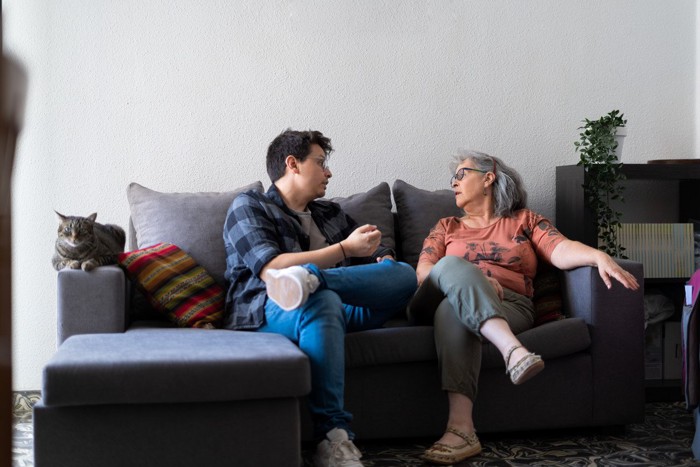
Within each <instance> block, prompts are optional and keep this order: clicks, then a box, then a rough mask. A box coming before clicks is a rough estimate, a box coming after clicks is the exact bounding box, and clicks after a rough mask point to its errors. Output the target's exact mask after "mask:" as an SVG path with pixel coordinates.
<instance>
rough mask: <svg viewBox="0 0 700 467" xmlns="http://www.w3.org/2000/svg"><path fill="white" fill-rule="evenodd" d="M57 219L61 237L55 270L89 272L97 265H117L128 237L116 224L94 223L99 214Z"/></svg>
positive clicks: (59, 217) (59, 236)
mask: <svg viewBox="0 0 700 467" xmlns="http://www.w3.org/2000/svg"><path fill="white" fill-rule="evenodd" d="M56 215H57V216H58V238H57V239H56V251H55V253H54V255H53V260H52V263H53V267H54V268H56V270H57V271H60V270H61V269H63V268H70V269H82V270H83V271H90V270H92V269H94V268H95V267H97V266H103V265H106V264H115V263H116V262H117V257H118V255H119V253H121V252H123V251H124V244H125V242H126V234H125V233H124V229H122V228H121V227H119V226H117V225H111V224H105V225H103V224H100V223H99V222H95V218H97V213H93V214H91V215H89V216H88V217H78V216H64V215H63V214H59V213H58V212H57V213H56Z"/></svg>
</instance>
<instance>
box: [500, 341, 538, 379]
mask: <svg viewBox="0 0 700 467" xmlns="http://www.w3.org/2000/svg"><path fill="white" fill-rule="evenodd" d="M520 347H522V345H515V346H513V347H511V348H510V349H508V354H507V355H506V374H507V375H510V380H511V381H512V382H513V384H522V383H524V382H525V381H527V380H529V379H530V378H532V377H533V376H535V375H536V374H537V373H539V372H540V371H542V370H544V362H543V361H542V357H540V356H539V355H535V354H534V353H532V352H528V354H527V355H525V356H524V357H523V358H521V359H520V360H518V362H517V363H516V364H515V365H513V366H512V367H510V368H508V363H510V356H511V355H512V354H513V351H515V349H519V348H520Z"/></svg>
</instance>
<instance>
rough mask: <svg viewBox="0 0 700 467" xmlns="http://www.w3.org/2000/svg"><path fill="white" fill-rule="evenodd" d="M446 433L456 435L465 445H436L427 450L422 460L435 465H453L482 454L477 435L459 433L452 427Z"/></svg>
mask: <svg viewBox="0 0 700 467" xmlns="http://www.w3.org/2000/svg"><path fill="white" fill-rule="evenodd" d="M445 432H449V433H454V434H455V435H457V436H459V437H460V438H462V439H463V440H464V443H463V444H458V445H457V446H448V445H447V444H443V443H434V444H433V445H432V446H430V447H429V448H428V449H426V450H425V452H424V453H423V455H422V456H421V459H423V460H425V461H428V462H431V463H433V464H441V465H451V464H456V463H458V462H462V461H463V460H464V459H467V458H469V457H472V456H476V455H477V454H479V453H480V452H481V443H480V442H479V438H477V437H476V433H472V434H470V435H468V434H466V433H463V432H461V431H459V430H458V429H456V428H452V427H451V426H448V427H447V430H445Z"/></svg>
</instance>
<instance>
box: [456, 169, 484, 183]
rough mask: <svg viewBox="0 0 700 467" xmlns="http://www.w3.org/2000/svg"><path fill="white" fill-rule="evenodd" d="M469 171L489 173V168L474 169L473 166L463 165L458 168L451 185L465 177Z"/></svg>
mask: <svg viewBox="0 0 700 467" xmlns="http://www.w3.org/2000/svg"><path fill="white" fill-rule="evenodd" d="M467 172H479V173H482V174H485V173H488V170H480V169H472V168H471V167H462V168H460V169H458V170H457V172H456V173H455V174H454V175H453V176H452V178H450V187H452V185H454V183H455V181H460V180H462V179H463V178H464V176H465V175H466V174H467Z"/></svg>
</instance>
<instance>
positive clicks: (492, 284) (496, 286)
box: [486, 276, 503, 301]
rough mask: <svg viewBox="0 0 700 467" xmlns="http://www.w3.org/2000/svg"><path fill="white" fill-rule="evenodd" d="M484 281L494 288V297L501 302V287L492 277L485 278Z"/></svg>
mask: <svg viewBox="0 0 700 467" xmlns="http://www.w3.org/2000/svg"><path fill="white" fill-rule="evenodd" d="M486 280H487V281H489V283H490V284H491V286H492V287H493V288H494V290H495V291H496V295H498V298H499V299H501V301H503V286H502V285H501V284H500V283H499V282H498V281H497V280H496V279H494V278H493V277H488V276H487V277H486Z"/></svg>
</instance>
